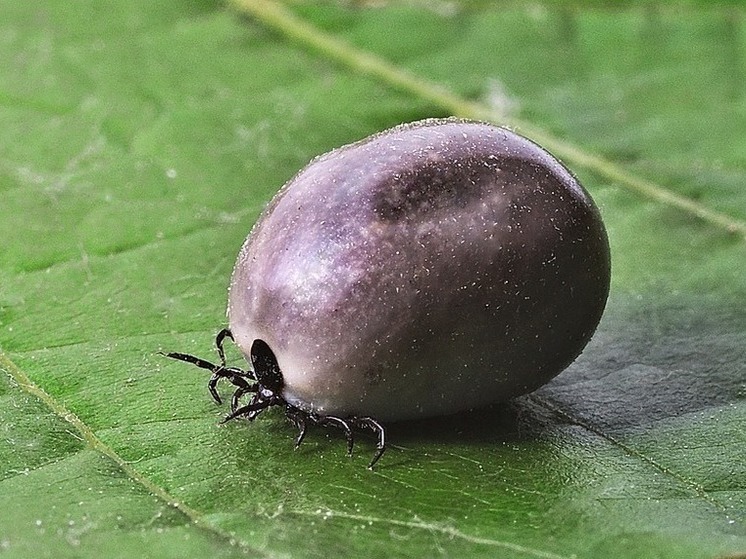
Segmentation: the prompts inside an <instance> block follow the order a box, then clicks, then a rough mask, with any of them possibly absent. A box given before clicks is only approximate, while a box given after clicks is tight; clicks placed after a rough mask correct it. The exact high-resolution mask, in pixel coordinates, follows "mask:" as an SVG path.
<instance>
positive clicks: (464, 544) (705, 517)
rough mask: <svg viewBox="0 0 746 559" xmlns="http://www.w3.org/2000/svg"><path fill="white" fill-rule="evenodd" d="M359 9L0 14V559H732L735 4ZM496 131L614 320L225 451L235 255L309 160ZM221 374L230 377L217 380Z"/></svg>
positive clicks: (70, 9)
mask: <svg viewBox="0 0 746 559" xmlns="http://www.w3.org/2000/svg"><path fill="white" fill-rule="evenodd" d="M436 7H438V8H442V9H431V8H428V7H426V6H425V5H424V4H418V3H412V4H411V5H407V6H401V5H398V4H391V5H386V6H384V7H382V8H376V9H373V8H352V7H347V6H339V5H336V4H333V3H308V4H306V3H300V4H297V5H296V4H291V5H289V6H283V5H276V4H274V3H270V2H249V1H246V0H244V1H240V2H239V1H237V2H234V3H233V4H231V7H230V8H226V7H225V6H222V5H220V4H218V3H214V2H209V1H206V0H205V1H201V2H200V1H196V0H195V1H190V2H184V3H179V4H176V3H152V2H144V1H140V0H137V1H133V2H127V3H118V2H112V1H104V2H101V1H99V2H91V1H81V2H75V3H65V4H62V3H56V2H53V1H50V0H44V1H40V2H34V3H22V2H12V1H10V0H0V11H2V13H3V14H4V17H3V18H0V60H3V61H4V62H3V64H0V237H1V238H2V239H3V242H2V243H0V368H2V369H3V370H4V371H5V372H6V373H7V374H5V375H3V376H0V400H1V402H0V431H1V432H2V435H3V436H2V437H0V495H2V501H3V506H2V507H0V555H3V556H8V557H29V556H35V557H46V556H48V557H51V556H54V557H101V556H105V557H120V556H121V557H132V556H135V555H136V554H140V555H143V556H149V557H192V556H193V557H204V556H209V557H233V556H247V555H248V556H252V557H253V556H257V557H264V556H269V557H329V556H357V557H433V556H439V555H442V556H459V557H495V556H500V557H516V558H523V557H539V558H571V557H581V558H594V557H600V556H613V557H624V558H636V557H640V558H643V557H645V558H647V557H663V558H669V557H670V558H714V557H720V556H728V555H729V554H730V555H733V554H737V553H739V552H740V553H743V552H746V466H745V464H746V429H745V427H746V367H744V349H743V348H744V347H746V305H744V301H746V274H744V269H745V267H744V265H745V264H746V189H745V188H744V184H746V160H744V156H743V154H744V153H746V135H744V133H743V131H744V130H746V102H745V101H746V92H745V91H744V84H746V80H744V79H743V76H744V71H745V70H746V66H745V63H744V56H745V55H746V47H745V46H744V43H743V40H742V38H743V36H744V15H746V14H745V13H744V11H743V8H741V7H740V5H738V4H728V3H719V4H704V5H699V4H697V3H694V2H692V3H688V4H686V5H684V6H683V7H678V8H672V7H669V6H668V5H667V4H665V3H661V4H659V5H658V6H657V7H655V6H654V7H650V6H649V5H648V4H645V5H644V6H642V5H640V4H638V3H635V2H629V3H626V4H624V5H623V6H622V7H618V8H610V7H607V6H605V5H604V4H600V3H599V4H595V5H593V7H586V8H583V9H581V8H578V7H577V6H576V5H574V4H570V3H568V4H565V3H563V2H551V3H546V4H532V5H531V6H530V7H523V6H521V5H520V4H518V3H515V4H512V3H507V4H491V3H488V4H485V5H481V4H478V3H472V4H463V5H459V4H456V3H449V4H437V5H436ZM449 114H459V115H461V116H471V117H479V118H484V119H490V120H494V121H495V122H500V123H507V124H510V125H512V126H515V127H517V128H518V130H519V131H520V132H523V133H525V134H527V135H529V136H531V137H534V138H536V139H538V140H540V141H541V142H542V143H543V144H545V145H547V147H549V148H550V150H552V151H553V152H555V153H556V154H557V155H559V156H560V157H562V159H563V160H564V161H565V163H567V165H568V166H570V167H571V168H572V169H573V170H574V171H575V172H576V173H577V174H578V176H579V178H580V179H581V182H583V184H584V185H585V186H586V187H587V188H588V190H589V191H590V192H591V194H592V195H593V196H594V198H595V199H596V201H597V203H598V204H599V206H600V207H601V211H602V213H603V215H604V219H605V221H606V224H607V227H608V230H609V236H610V241H611V244H612V256H613V281H612V294H611V297H610V300H609V305H608V309H607V312H606V314H605V316H604V319H603V321H602V323H601V326H600V328H599V331H598V332H597V334H596V336H595V338H594V340H593V341H592V342H591V344H590V345H589V346H588V348H587V349H586V351H585V352H584V354H583V355H582V356H581V357H580V358H579V359H578V360H577V361H576V363H574V364H573V365H572V366H571V367H570V368H569V369H568V370H567V371H565V372H564V373H562V374H561V375H560V376H559V377H557V378H556V379H555V380H554V381H552V382H551V383H550V384H548V385H547V386H545V387H544V388H542V389H540V390H539V391H537V392H536V393H534V394H532V395H529V396H527V397H524V398H521V399H518V400H516V401H515V402H513V403H511V404H510V405H507V406H502V407H498V408H492V409H488V410H478V411H475V412H472V413H470V414H465V415H462V416H457V417H452V418H440V419H435V420H429V421H421V422H413V423H406V424H401V425H391V426H390V427H389V440H390V442H391V444H392V446H391V448H390V449H389V451H388V452H387V453H386V455H385V456H384V458H383V459H382V461H381V462H380V465H379V467H378V468H377V469H376V470H375V471H374V472H370V471H368V470H366V469H365V465H366V464H367V461H368V460H369V457H370V453H371V452H372V451H373V442H374V441H372V440H371V439H370V438H365V437H364V436H363V437H361V438H360V439H359V440H358V442H357V444H356V454H355V455H354V456H353V458H352V459H347V458H346V457H345V456H344V444H343V441H342V440H340V437H339V436H338V434H337V433H334V432H331V433H327V432H324V431H312V432H310V433H309V436H308V438H307V440H306V442H304V444H303V446H302V447H301V448H300V449H299V450H298V451H293V449H292V438H293V436H294V433H293V428H292V426H291V425H289V424H288V423H287V422H285V421H284V419H283V418H282V417H281V415H280V414H277V413H270V414H267V415H266V416H264V417H262V419H261V420H258V421H256V422H255V423H254V424H252V425H250V426H248V427H247V426H246V425H245V424H244V423H241V422H231V423H229V424H225V425H218V422H219V420H220V419H221V417H222V414H224V413H225V411H226V410H225V408H216V406H215V405H214V403H213V402H212V401H211V400H210V398H209V395H208V394H207V392H206V389H205V383H206V380H207V379H206V378H205V376H204V374H202V373H201V372H200V371H198V370H197V369H192V368H190V367H187V366H186V365H183V364H179V363H176V362H171V361H166V360H165V359H164V358H163V357H161V356H159V355H158V354H157V353H156V352H157V351H159V350H162V351H183V352H191V353H194V354H198V355H201V356H204V357H206V358H210V359H212V358H213V357H212V356H213V354H212V353H211V352H212V351H213V349H212V345H211V344H212V339H213V336H214V334H215V332H216V331H217V330H218V329H219V328H221V327H222V326H223V325H224V320H225V315H224V312H225V311H224V306H225V300H226V288H227V284H228V279H229V276H230V271H231V268H232V266H233V262H234V259H235V255H236V254H237V252H238V248H239V247H240V245H241V243H242V241H243V239H244V237H245V236H246V234H247V233H248V231H249V229H250V227H251V225H252V224H253V222H254V221H255V220H256V218H257V216H258V215H259V213H260V212H261V210H262V208H263V207H264V205H265V204H266V203H267V201H268V200H269V199H270V198H271V196H272V195H273V194H274V192H276V191H277V189H278V188H279V187H280V185H282V184H283V183H284V182H285V181H286V180H287V179H288V178H290V177H291V176H292V175H293V174H294V173H295V172H296V171H297V170H298V169H299V168H301V167H302V166H303V165H304V164H305V163H306V162H307V161H308V160H309V159H310V158H312V157H313V156H315V155H317V154H320V153H323V152H325V151H327V150H329V149H331V148H333V147H336V146H338V145H341V144H343V143H347V142H351V141H354V140H357V139H359V138H362V137H364V136H366V135H368V134H370V133H373V132H376V131H379V130H382V129H384V128H387V127H389V126H392V125H395V124H398V123H400V122H404V121H411V120H416V119H419V118H424V117H430V116H445V115H449ZM231 359H232V360H234V361H235V362H237V363H240V358H239V356H238V354H237V353H236V352H232V353H231Z"/></svg>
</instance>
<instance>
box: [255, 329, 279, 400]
mask: <svg viewBox="0 0 746 559" xmlns="http://www.w3.org/2000/svg"><path fill="white" fill-rule="evenodd" d="M251 365H252V366H253V368H254V374H255V375H256V380H257V381H258V382H259V384H260V386H261V388H264V389H267V390H269V391H270V392H272V393H273V394H274V395H275V396H282V390H283V388H284V387H285V381H284V379H283V378H282V371H281V370H280V365H279V364H278V363H277V357H275V353H274V352H273V351H272V349H271V348H270V347H269V345H268V344H267V342H265V341H264V340H258V339H257V340H254V343H253V344H251Z"/></svg>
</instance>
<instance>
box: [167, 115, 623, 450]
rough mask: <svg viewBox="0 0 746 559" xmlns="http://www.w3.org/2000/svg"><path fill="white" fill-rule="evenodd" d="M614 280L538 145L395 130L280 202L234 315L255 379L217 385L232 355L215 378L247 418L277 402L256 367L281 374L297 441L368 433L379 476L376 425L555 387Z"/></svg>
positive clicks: (569, 192)
mask: <svg viewBox="0 0 746 559" xmlns="http://www.w3.org/2000/svg"><path fill="white" fill-rule="evenodd" d="M609 279H610V259H609V246H608V240H607V237H606V232H605V230H604V227H603V224H602V222H601V218H600V215H599V212H598V210H597V208H596V207H595V205H594V204H593V201H592V200H591V198H590V197H589V195H588V194H587V193H586V192H585V190H583V188H582V187H581V186H580V185H579V184H578V182H577V181H576V179H575V178H574V177H573V176H572V174H571V173H570V172H568V171H567V169H565V168H564V167H563V166H562V165H561V164H560V163H559V162H558V161H557V160H556V159H554V158H553V157H552V156H551V155H550V154H548V153H547V152H546V151H544V150H543V149H542V148H540V147H539V146H537V145H536V144H534V143H533V142H531V141H529V140H527V139H525V138H523V137H521V136H518V135H516V134H514V133H512V132H510V131H508V130H506V129H503V128H498V127H495V126H492V125H489V124H483V123H477V122H471V121H463V120H456V119H446V120H425V121H421V122H416V123H413V124H407V125H402V126H399V127H396V128H393V129H391V130H388V131H385V132H383V133H381V134H378V135H375V136H372V137H370V138H367V139H365V140H362V141H360V142H357V143H355V144H351V145H349V146H345V147H342V148H339V149H337V150H334V151H332V152H330V153H328V154H325V155H322V156H320V157H318V158H317V159H315V160H313V161H312V162H311V163H310V164H309V165H308V166H307V167H306V168H305V169H303V170H302V171H301V172H300V173H298V174H297V175H296V176H295V177H294V178H293V179H292V180H290V181H289V182H288V183H287V184H286V185H285V186H284V187H283V188H282V190H280V192H279V193H278V194H277V195H276V196H275V198H274V199H273V200H272V202H271V203H270V205H269V206H268V207H267V209H266V211H265V212H264V213H263V215H262V216H261V217H260V219H259V220H258V222H257V223H256V225H255V226H254V228H253V230H252V232H251V234H250V235H249V237H248V238H247V240H246V242H245V243H244V245H243V247H242V249H241V251H240V254H239V256H238V260H237V262H236V266H235V268H234V271H233V276H232V279H231V285H230V293H229V302H228V321H229V328H230V333H231V335H232V338H233V339H234V340H235V342H236V344H237V345H238V347H239V348H240V350H241V351H242V352H243V354H244V355H245V356H246V357H247V358H248V359H249V360H250V361H252V362H253V363H254V369H255V370H254V371H251V372H247V373H244V375H245V376H240V375H239V376H236V374H235V373H232V374H233V377H231V375H230V374H222V373H220V374H217V373H215V371H216V370H217V369H220V368H221V367H222V369H223V370H230V371H236V370H237V369H231V368H226V367H225V366H224V360H223V359H222V348H221V361H222V365H221V366H213V367H215V369H213V373H214V375H213V379H214V381H216V380H217V378H218V377H221V376H225V377H227V378H229V380H232V382H233V384H234V385H236V390H237V391H238V392H239V397H237V398H234V404H233V407H234V413H233V414H232V415H233V416H235V415H246V416H247V417H248V416H249V415H251V416H250V417H248V418H249V419H253V417H254V416H255V415H256V413H258V412H257V411H256V409H255V408H258V405H259V404H258V400H262V398H264V399H265V400H266V397H261V398H258V397H257V394H260V393H261V385H262V380H261V379H260V378H259V377H258V376H257V374H258V373H260V371H257V370H256V368H257V365H258V366H259V367H260V368H261V367H265V366H270V365H271V367H270V368H272V367H274V369H276V372H277V375H279V378H280V379H281V381H282V382H281V384H277V383H275V385H274V389H275V390H278V391H279V392H278V393H277V394H274V395H275V396H277V397H279V398H280V399H281V403H282V405H284V406H287V408H286V413H287V414H288V417H289V418H290V419H291V420H292V421H293V422H294V423H295V424H296V425H297V426H298V428H299V431H300V433H301V435H300V437H299V438H301V439H302V435H303V434H304V433H305V424H306V423H307V422H308V421H307V419H308V418H311V421H310V422H311V423H320V424H324V425H326V424H329V422H330V421H331V422H335V421H337V420H341V421H342V422H346V426H343V425H336V426H338V427H339V428H341V429H342V430H343V431H345V434H348V433H349V432H350V429H351V428H352V427H365V428H370V429H372V430H373V431H375V432H377V433H378V434H379V453H378V454H377V456H376V457H375V458H374V462H375V460H376V459H377V458H378V457H379V456H380V453H382V452H383V450H382V448H384V444H383V428H382V427H380V423H378V421H397V420H404V419H413V418H422V417H428V416H435V415H444V414H451V413H455V412H458V411H462V410H466V409H470V408H475V407H479V406H483V405H486V404H491V403H495V402H500V401H504V400H507V399H510V398H512V397H515V396H518V395H520V394H525V393H527V392H531V391H532V390H534V389H536V388H538V387H539V386H541V385H542V384H544V383H546V382H547V381H549V380H550V379H551V378H552V377H554V376H555V375H557V374H558V373H559V372H561V371H562V370H563V369H564V368H565V367H566V366H567V365H569V364H570V363H571V362H572V360H573V359H575V357H577V355H578V354H579V353H580V352H581V351H582V349H583V348H584V347H585V345H586V344H587V342H588V341H589V340H590V338H591V336H592V334H593V332H594V331H595V329H596V326H597V324H598V322H599V320H600V318H601V314H602V312H603V309H604V306H605V303H606V298H607V295H608V290H609ZM223 337H225V335H223ZM257 340H260V341H261V342H260V344H259V346H257ZM221 341H222V339H221ZM265 347H266V349H268V350H269V352H267V351H266V349H265ZM176 355H180V356H182V357H189V356H183V355H182V354H171V356H176ZM177 358H181V357H177ZM192 359H196V358H192ZM262 360H264V362H265V363H269V364H270V365H262V364H261V363H260V362H262ZM203 363H206V362H203ZM208 365H210V364H209V363H208ZM216 374H217V377H216V376H215V375H216ZM259 376H261V374H260V375H259ZM237 379H239V380H237ZM270 383H271V382H270ZM255 385H256V386H255ZM212 388H213V390H214V382H213V384H212ZM249 393H251V394H253V396H252V400H251V402H250V404H249V406H251V405H253V406H254V407H253V408H250V409H245V408H246V407H247V406H244V409H243V412H241V413H238V414H237V413H236V412H237V411H240V410H241V409H242V408H241V406H240V405H239V403H238V400H239V399H240V397H242V396H243V395H244V394H249ZM215 394H216V393H215ZM265 396H266V394H265ZM278 403H279V401H278V402H274V403H272V404H269V405H277V404H278ZM265 407H268V406H265ZM262 409H263V408H262ZM288 409H290V410H291V411H290V412H289V413H288V411H287V410H288ZM252 414H253V415H252ZM328 418H333V419H328ZM374 418H375V419H374ZM374 423H375V425H374ZM351 440H352V439H351V435H348V441H349V442H350V444H351Z"/></svg>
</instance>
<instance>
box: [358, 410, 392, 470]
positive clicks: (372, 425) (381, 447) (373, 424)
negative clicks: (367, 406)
mask: <svg viewBox="0 0 746 559" xmlns="http://www.w3.org/2000/svg"><path fill="white" fill-rule="evenodd" d="M355 424H356V425H358V426H360V427H367V428H368V429H370V430H371V431H373V432H374V433H376V434H377V435H378V444H376V453H375V454H374V455H373V460H371V461H370V464H368V469H369V470H372V469H373V466H374V465H375V463H376V462H378V459H379V458H381V456H383V453H384V452H386V430H385V429H384V428H383V425H381V424H380V423H378V421H376V420H375V419H373V418H372V417H359V418H356V419H355Z"/></svg>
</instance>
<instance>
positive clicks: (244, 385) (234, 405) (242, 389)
mask: <svg viewBox="0 0 746 559" xmlns="http://www.w3.org/2000/svg"><path fill="white" fill-rule="evenodd" d="M233 380H236V382H233V384H234V386H238V388H236V391H235V392H234V393H233V396H231V411H232V412H234V411H236V410H237V409H238V404H239V401H240V400H241V398H242V397H243V396H244V395H245V394H251V393H252V392H256V391H257V390H258V389H259V385H257V384H249V383H248V382H246V381H245V380H244V379H242V378H241V377H233V378H232V379H231V381H233Z"/></svg>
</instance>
